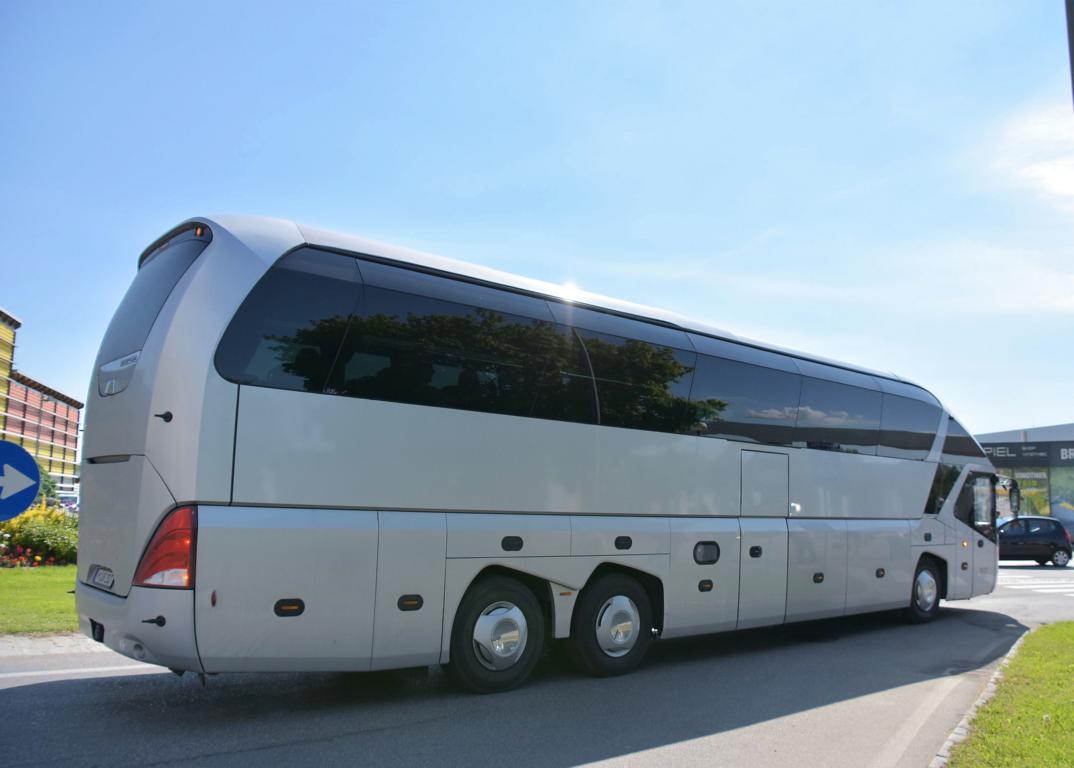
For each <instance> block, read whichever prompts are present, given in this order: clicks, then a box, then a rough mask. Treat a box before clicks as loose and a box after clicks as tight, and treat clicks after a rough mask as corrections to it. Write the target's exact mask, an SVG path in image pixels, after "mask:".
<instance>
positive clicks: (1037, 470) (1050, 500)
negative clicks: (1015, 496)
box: [981, 441, 1074, 520]
mask: <svg viewBox="0 0 1074 768" xmlns="http://www.w3.org/2000/svg"><path fill="white" fill-rule="evenodd" d="M981 447H982V448H984V451H985V453H986V454H988V458H989V459H991V460H992V464H993V465H995V467H996V470H997V471H998V472H999V474H1001V475H1003V476H1004V477H1013V478H1014V479H1015V480H1017V481H1018V487H1019V488H1021V489H1022V513H1023V514H1026V515H1049V514H1050V515H1054V516H1056V517H1060V518H1063V519H1067V520H1074V442H1071V441H1064V442H1036V443H981Z"/></svg>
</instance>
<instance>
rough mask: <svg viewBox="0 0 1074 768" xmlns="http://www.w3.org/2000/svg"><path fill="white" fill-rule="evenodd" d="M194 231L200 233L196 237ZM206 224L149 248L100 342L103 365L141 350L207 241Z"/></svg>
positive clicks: (207, 231) (101, 362)
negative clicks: (150, 251) (165, 305)
mask: <svg viewBox="0 0 1074 768" xmlns="http://www.w3.org/2000/svg"><path fill="white" fill-rule="evenodd" d="M197 232H200V233H201V235H200V236H199V235H198V234H197ZM209 239H210V237H209V230H208V228H207V227H197V228H196V229H195V228H194V227H191V228H190V229H187V230H185V231H183V232H180V233H179V234H177V235H176V236H175V237H174V238H172V239H171V240H170V241H169V242H167V243H165V244H164V245H162V246H161V247H160V248H158V249H157V250H155V251H153V252H152V253H151V254H150V255H149V256H148V257H147V258H146V259H145V261H143V262H142V264H141V265H140V267H139V268H138V274H136V275H135V276H134V282H133V283H131V286H130V288H128V289H127V293H126V295H124V296H123V301H121V302H120V304H119V309H117V310H116V313H115V315H113V316H112V322H111V323H109V324H108V331H107V332H106V333H105V335H104V341H103V342H102V344H101V353H100V358H99V360H100V364H101V365H102V366H106V365H108V364H109V363H112V362H115V361H117V360H119V359H120V358H122V357H125V356H127V355H131V354H133V353H135V352H138V351H140V350H141V349H142V346H143V345H144V344H145V340H146V338H147V337H148V336H149V331H150V330H151V329H152V328H153V323H154V322H155V321H156V319H157V315H159V314H160V310H161V308H162V307H163V306H164V302H165V301H167V300H168V296H170V295H171V292H172V289H174V288H175V285H176V283H178V282H179V278H181V277H182V276H183V273H184V272H186V271H187V269H188V268H189V267H190V265H191V264H193V263H194V260H195V259H197V258H198V256H199V255H201V252H202V251H204V250H205V246H207V245H208V244H209Z"/></svg>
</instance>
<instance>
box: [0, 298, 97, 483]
mask: <svg viewBox="0 0 1074 768" xmlns="http://www.w3.org/2000/svg"><path fill="white" fill-rule="evenodd" d="M20 327H22V323H21V322H20V321H19V319H18V318H16V317H14V316H13V315H11V314H9V313H7V312H5V311H4V310H3V309H0V440H7V441H9V442H12V443H18V444H19V445H21V446H22V447H23V448H25V449H26V450H27V451H29V452H30V453H31V454H32V455H33V456H34V458H36V459H37V461H38V463H39V464H40V465H41V469H42V471H43V472H47V473H48V474H49V475H51V476H52V479H53V480H54V481H55V482H56V490H57V493H58V494H59V496H60V498H63V499H76V498H77V497H78V419H79V415H80V412H81V410H82V403H80V402H79V401H78V400H75V399H74V398H73V397H69V396H68V395H65V394H63V393H62V392H59V391H57V390H55V389H53V388H52V387H50V386H48V385H47V384H43V383H41V382H40V381H37V380H36V379H32V378H30V377H29V376H27V375H26V374H24V373H22V372H21V371H18V370H16V369H15V366H14V361H15V332H16V331H18V329H19V328H20Z"/></svg>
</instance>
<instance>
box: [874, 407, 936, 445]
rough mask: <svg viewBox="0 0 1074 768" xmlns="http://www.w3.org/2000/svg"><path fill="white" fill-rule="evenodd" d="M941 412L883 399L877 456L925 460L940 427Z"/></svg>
mask: <svg viewBox="0 0 1074 768" xmlns="http://www.w3.org/2000/svg"><path fill="white" fill-rule="evenodd" d="M940 413H941V411H940V408H939V407H938V406H935V405H932V404H931V403H926V402H922V401H921V400H913V399H911V398H909V397H901V396H899V395H891V394H885V395H884V410H883V415H882V416H881V418H880V449H879V451H878V453H879V455H880V456H890V457H892V458H897V459H925V458H927V457H928V455H929V451H930V450H932V443H933V441H934V440H935V439H936V429H937V427H939V425H940Z"/></svg>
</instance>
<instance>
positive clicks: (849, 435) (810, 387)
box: [794, 376, 881, 454]
mask: <svg viewBox="0 0 1074 768" xmlns="http://www.w3.org/2000/svg"><path fill="white" fill-rule="evenodd" d="M880 410H881V397H880V393H879V392H876V391H873V390H869V389H862V388H861V387H853V386H850V385H849V384H837V383H835V382H833V381H824V380H822V379H814V378H812V377H809V376H806V377H803V379H802V399H801V402H800V404H799V406H798V423H797V427H796V429H795V437H794V445H795V446H796V447H799V448H817V449H820V450H825V451H845V452H847V453H866V454H875V453H876V448H877V442H878V439H879V436H880Z"/></svg>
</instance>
